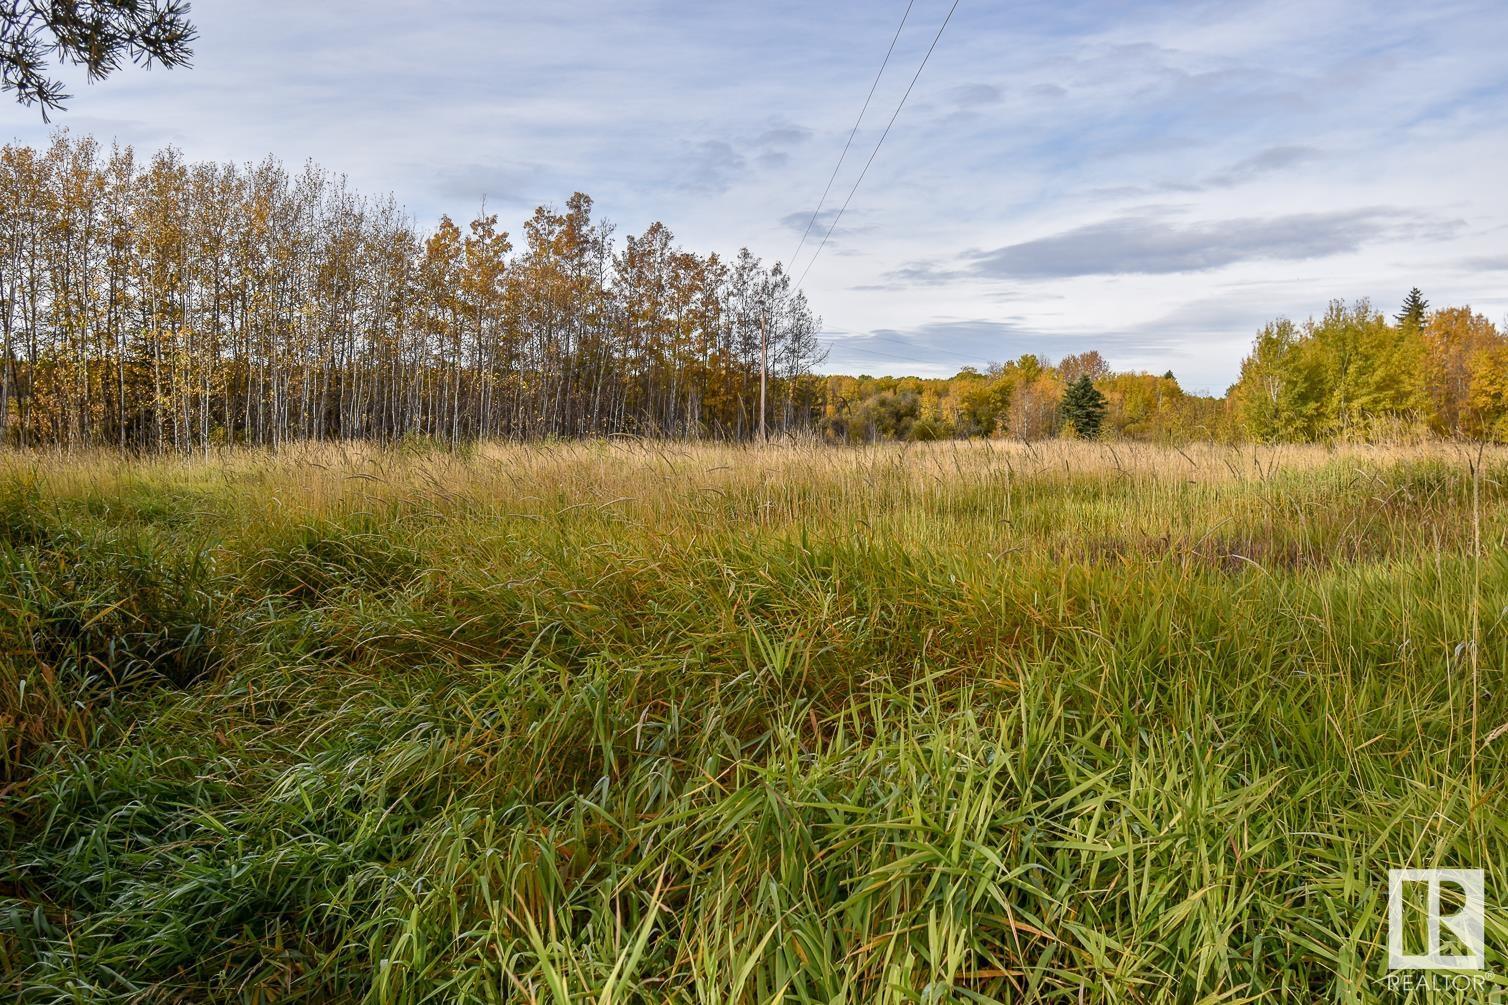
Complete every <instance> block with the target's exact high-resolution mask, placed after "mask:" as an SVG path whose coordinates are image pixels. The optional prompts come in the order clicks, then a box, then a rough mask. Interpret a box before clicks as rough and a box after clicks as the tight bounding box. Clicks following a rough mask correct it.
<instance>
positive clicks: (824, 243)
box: [796, 0, 961, 291]
mask: <svg viewBox="0 0 1508 1005" xmlns="http://www.w3.org/2000/svg"><path fill="white" fill-rule="evenodd" d="M960 2H961V0H953V6H952V7H950V8H948V16H947V17H945V18H943V23H942V26H941V27H939V28H938V29H937V34H936V35H935V36H933V38H932V45H931V46H930V47H929V48H928V49H927V54H926V55H925V56H923V57H922V63H921V65H920V66H918V67H917V68H916V74H915V75H914V76H913V77H912V78H911V83H910V85H909V86H908V87H907V88H906V93H905V94H903V95H901V100H900V103H899V104H898V105H896V106H895V114H894V115H892V116H890V122H889V123H888V124H887V125H886V126H885V131H884V132H883V133H881V134H880V141H879V142H878V143H876V144H875V145H874V150H873V152H871V153H870V155H869V160H868V161H866V162H865V164H864V170H863V171H860V172H859V177H858V180H856V181H855V182H854V183H853V188H851V189H849V191H848V198H847V199H844V200H843V208H842V209H839V210H838V215H837V216H835V217H833V222H832V224H831V225H829V226H828V228H827V233H826V234H824V235H823V236H822V243H821V244H819V245H817V250H816V251H815V252H813V253H812V260H811V261H810V262H807V263H806V269H805V270H803V271H802V273H801V278H800V279H799V280H798V281H797V282H796V289H797V290H798V291H799V290H800V289H801V287H802V285H803V284H804V283H805V282H806V276H807V273H808V272H811V271H812V266H813V265H816V264H817V257H818V256H819V255H821V254H822V249H823V248H825V247H827V239H828V238H830V237H832V236H833V231H834V230H836V229H837V227H838V221H840V220H842V219H843V214H844V213H845V212H846V211H847V210H848V204H849V203H850V202H852V201H853V197H854V193H856V192H858V191H859V186H860V185H861V184H863V182H864V176H865V175H867V174H868V173H869V168H870V165H872V164H873V163H874V159H875V157H877V156H878V155H879V152H880V147H882V146H884V145H885V138H886V137H887V136H889V135H890V129H891V127H892V126H894V125H895V120H896V119H898V118H900V116H901V109H902V108H905V107H906V99H908V98H910V97H911V91H912V89H913V88H915V87H916V82H917V81H918V80H920V79H921V75H922V71H923V70H925V69H926V68H927V62H928V61H929V60H930V59H931V58H932V53H933V51H935V50H936V49H937V43H938V42H939V41H940V40H941V39H942V34H943V31H944V30H945V29H946V28H947V27H948V22H949V21H952V20H953V12H954V11H956V10H958V5H959V3H960Z"/></svg>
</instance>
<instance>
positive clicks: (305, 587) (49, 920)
mask: <svg viewBox="0 0 1508 1005" xmlns="http://www.w3.org/2000/svg"><path fill="white" fill-rule="evenodd" d="M1505 459H1508V458H1505V457H1504V456H1503V455H1498V454H1488V455H1486V456H1485V457H1478V456H1477V455H1474V454H1472V455H1469V454H1466V453H1464V452H1460V451H1457V450H1454V449H1451V448H1444V447H1440V448H1418V449H1413V450H1409V451H1382V450H1367V449H1356V450H1351V451H1342V452H1330V451H1325V450H1322V449H1319V448H1315V449H1303V450H1300V449H1286V450H1277V451H1267V450H1255V451H1254V450H1251V449H1247V450H1245V451H1238V450H1234V449H1232V450H1221V449H1215V448H1207V449H1199V450H1189V451H1182V452H1180V451H1161V450H1154V449H1151V448H1138V447H1114V448H1110V447H1098V446H1091V445H1083V444H1065V445H1051V446H1046V447H1006V446H1003V445H998V444H968V445H959V446H952V445H938V446H933V447H929V448H925V449H919V448H901V447H884V448H877V449H871V450H854V451H848V450H842V451H836V450H820V449H806V448H802V447H792V446H787V447H771V448H766V449H760V450H756V449H739V448H731V447H708V446H664V445H644V444H629V443H625V444H608V443H588V444H572V445H553V446H532V447H526V446H519V447H481V448H477V449H475V450H473V451H471V452H469V453H467V454H464V455H451V454H444V453H430V452H425V451H408V452H398V451H395V452H373V451H369V450H365V449H341V448H337V447H327V448H322V449H318V450H309V451H306V452H304V453H300V454H293V455H285V456H282V457H269V456H264V455H255V454H230V455H226V456H225V457H222V458H219V459H218V460H216V461H213V462H205V461H172V460H158V461H143V462H127V461H122V460H119V459H115V458H111V457H105V456H101V457H94V458H82V459H75V460H50V461H49V460H37V459H31V458H25V457H15V458H10V459H8V460H5V461H3V462H0V466H3V467H4V469H5V470H4V471H3V476H4V478H5V481H6V483H7V484H9V485H11V486H12V488H10V489H7V490H5V492H4V493H3V494H0V745H3V754H0V792H3V795H0V800H3V803H0V839H3V842H4V847H5V848H6V850H7V854H6V855H5V856H4V857H3V858H0V992H3V993H4V994H5V995H8V996H10V997H13V998H15V999H17V1000H19V1001H23V1002H86V1001H87V1002H95V1001H118V1002H137V1001H151V1002H158V1001H162V1002H178V1001H182V1002H197V1001H240V1000H245V1001H258V1002H271V1001H353V1002H354V1001H362V1002H373V1003H419V1002H435V1003H439V1002H453V1001H479V1002H491V1001H510V1002H530V1001H540V1002H594V1003H596V1002H602V1003H606V1002H667V1001H668V1002H699V1003H741V1002H770V1001H789V1002H847V1003H869V1002H897V1003H899V1002H953V1001H1031V1002H1154V1001H1177V1002H1195V1001H1201V1002H1202V1001H1209V1002H1216V1001H1218V1002H1243V1001H1272V1002H1280V1001H1314V1000H1318V1001H1333V1002H1364V1001H1381V1000H1396V998H1395V997H1393V996H1391V995H1390V993H1389V992H1388V990H1387V989H1386V987H1385V986H1384V984H1383V983H1382V977H1383V975H1384V971H1385V967H1386V953H1385V933H1384V928H1383V926H1384V924H1385V920H1386V910H1385V886H1384V884H1385V879H1386V873H1387V870H1388V869H1389V868H1393V867H1403V866H1415V867H1425V866H1433V865H1452V866H1461V867H1472V868H1484V869H1486V870H1487V889H1488V897H1489V906H1490V908H1491V909H1490V911H1489V917H1488V923H1487V936H1488V943H1489V958H1488V969H1489V972H1490V973H1492V974H1498V975H1500V976H1498V977H1489V980H1494V981H1503V980H1504V979H1508V960H1505V956H1504V948H1505V947H1508V914H1504V913H1503V908H1502V907H1501V906H1495V905H1493V904H1492V901H1493V900H1494V898H1496V899H1497V901H1498V904H1508V815H1505V813H1504V809H1503V807H1504V793H1503V791H1502V786H1503V782H1504V772H1503V769H1502V767H1501V765H1502V753H1503V750H1504V747H1503V745H1504V744H1505V743H1508V736H1505V735H1504V730H1505V728H1508V697H1505V688H1504V686H1503V682H1502V674H1503V669H1504V666H1505V655H1508V630H1505V624H1504V618H1505V616H1508V557H1505V556H1508V552H1505V550H1504V547H1503V545H1504V540H1505V534H1508V489H1505V487H1504V482H1503V479H1504V476H1505V475H1508V466H1505V465H1504V460H1505ZM1474 679H1475V680H1476V682H1477V687H1476V690H1475V691H1474V690H1473V688H1472V681H1473V680H1474ZM1473 741H1474V742H1475V746H1474V745H1473ZM1484 993H1485V992H1482V991H1472V992H1468V993H1465V994H1463V1000H1476V999H1475V998H1472V997H1471V996H1472V995H1477V996H1478V997H1480V996H1481V995H1482V994H1484Z"/></svg>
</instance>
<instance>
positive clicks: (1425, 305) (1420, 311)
mask: <svg viewBox="0 0 1508 1005" xmlns="http://www.w3.org/2000/svg"><path fill="white" fill-rule="evenodd" d="M1428 310H1429V301H1428V300H1425V299H1424V294H1423V293H1420V292H1419V287H1417V286H1415V287H1414V288H1413V289H1412V290H1409V295H1408V296H1406V297H1404V298H1403V310H1401V311H1399V312H1398V313H1397V314H1394V315H1393V317H1394V318H1395V319H1396V320H1397V321H1398V323H1399V324H1400V325H1402V326H1403V327H1405V328H1411V329H1413V330H1414V331H1418V330H1419V329H1421V328H1423V327H1424V315H1425V312H1426V311H1428Z"/></svg>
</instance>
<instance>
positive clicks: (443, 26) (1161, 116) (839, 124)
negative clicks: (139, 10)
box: [0, 0, 1508, 392]
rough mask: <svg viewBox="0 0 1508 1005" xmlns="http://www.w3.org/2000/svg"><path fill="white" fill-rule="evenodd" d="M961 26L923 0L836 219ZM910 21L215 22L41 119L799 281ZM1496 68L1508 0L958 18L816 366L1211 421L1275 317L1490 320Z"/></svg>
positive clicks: (834, 267)
mask: <svg viewBox="0 0 1508 1005" xmlns="http://www.w3.org/2000/svg"><path fill="white" fill-rule="evenodd" d="M951 2H952V0H916V2H915V5H914V8H913V10H912V12H911V15H910V20H909V21H908V24H907V26H906V29H905V31H904V32H903V33H902V36H901V38H900V42H899V44H898V45H897V47H896V52H895V55H894V57H893V58H892V62H891V65H890V69H889V70H888V71H887V74H886V76H885V78H884V79H883V80H882V81H881V83H880V87H879V90H878V92H877V93H876V95H875V99H874V104H873V106H872V107H871V109H870V112H869V115H868V117H867V118H866V120H865V122H864V125H863V128H862V129H861V130H860V132H859V135H858V137H857V139H856V140H855V143H854V151H853V152H852V153H851V154H850V156H849V160H848V162H847V163H846V164H845V166H844V169H843V172H842V174H841V175H840V177H839V179H838V183H837V185H836V186H835V187H834V189H835V193H836V199H837V201H838V202H841V196H842V195H843V194H846V192H847V190H848V188H849V186H850V185H851V184H852V180H853V178H854V177H855V176H856V174H857V172H858V170H859V168H860V167H861V166H862V164H863V162H864V159H865V158H866V157H867V156H868V153H869V151H870V149H872V147H873V144H874V142H875V140H876V139H877V138H878V136H879V132H880V130H881V129H882V128H883V127H884V124H885V121H886V120H887V119H888V118H889V116H890V113H891V111H892V110H893V109H894V107H895V104H896V102H897V100H898V99H899V97H900V94H901V93H902V91H904V89H905V86H906V84H907V82H908V81H909V80H910V78H911V75H912V73H913V72H914V71H915V68H916V66H917V65H918V63H919V61H920V59H921V56H922V54H923V53H924V52H925V50H926V47H927V46H928V44H930V42H931V40H932V37H933V34H934V33H935V31H936V29H937V26H938V25H939V24H940V23H941V21H942V19H943V16H944V15H945V14H946V12H947V9H948V7H949V6H950V5H951ZM905 6H906V3H905V0H868V2H852V0H834V2H820V0H809V2H804V3H803V2H788V0H771V2H765V3H757V4H751V3H732V2H725V0H703V2H682V0H675V2H670V0H665V2H634V0H618V2H608V0H584V2H573V0H557V2H554V3H549V2H543V3H540V2H536V3H530V4H521V3H512V2H507V3H483V2H469V3H468V2H452V3H446V4H428V3H417V2H408V3H405V2H396V0H364V2H359V3H358V2H346V0H319V2H313V0H304V2H302V3H288V2H283V0H261V2H257V3H239V2H238V3H232V2H229V0H196V2H195V3H194V4H193V11H194V15H195V19H196V21H197V23H198V24H199V27H200V31H201V35H202V37H201V40H200V42H199V43H198V45H197V47H196V59H195V64H196V65H195V67H194V68H193V69H192V70H188V71H173V72H162V71H152V72H149V73H142V72H140V71H135V70H127V71H123V72H122V73H120V74H118V75H117V76H116V77H115V78H113V79H111V80H109V81H107V82H106V83H104V84H99V85H94V86H87V85H83V84H74V86H73V88H72V89H73V91H74V94H75V97H74V100H73V102H72V103H71V107H70V109H69V111H67V112H65V113H63V114H62V115H60V116H58V118H57V122H58V123H59V124H62V125H66V126H68V127H69V128H70V129H71V130H73V131H74V132H76V133H89V134H93V135H95V136H96V137H98V138H100V139H101V140H105V141H108V140H109V139H111V138H118V139H119V140H121V141H122V142H126V143H131V144H134V145H136V146H137V147H138V148H144V149H152V148H156V147H158V146H162V145H165V144H169V143H171V144H174V145H177V146H178V147H180V148H182V150H183V151H184V152H185V153H186V154H187V155H188V156H189V157H191V158H196V159H199V158H204V159H217V160H234V161H246V160H256V159H259V158H261V157H263V156H265V155H266V154H269V153H271V154H274V155H276V156H278V157H279V158H281V159H282V160H284V161H286V162H289V163H293V164H296V163H299V162H301V161H303V160H304V159H306V158H312V159H314V160H315V161H318V162H319V163H321V164H323V165H324V166H325V167H327V168H330V169H332V170H335V171H338V172H342V173H345V174H347V175H348V176H349V177H350V179H351V181H352V183H353V184H354V185H355V186H357V187H358V188H360V189H362V190H364V191H367V192H369V193H372V194H377V193H382V192H388V191H391V192H393V193H395V194H396V195H397V196H398V198H399V200H400V201H401V202H402V203H403V204H405V205H406V206H407V207H408V208H409V209H410V211H412V212H413V213H414V214H415V215H416V217H417V218H418V219H419V220H420V222H421V224H425V225H427V224H428V223H430V222H432V220H433V219H434V218H435V217H437V216H438V214H439V213H441V212H449V213H450V214H452V215H453V216H465V215H467V214H469V213H471V212H473V211H474V210H475V209H476V207H477V206H478V205H479V204H480V201H481V199H482V197H483V196H484V195H485V196H486V198H487V203H488V206H489V208H490V209H491V210H494V211H496V212H498V213H500V214H501V216H502V217H503V219H504V220H505V221H506V222H507V223H508V224H509V225H510V227H512V228H516V227H517V224H518V223H519V222H520V221H522V219H523V218H524V216H525V215H527V213H528V211H529V210H530V209H531V208H532V207H533V206H535V205H537V204H539V203H542V202H546V203H556V204H559V203H561V202H563V201H564V199H565V198H566V197H567V196H568V195H570V193H571V192H573V191H576V190H582V191H585V192H588V193H590V194H591V195H592V196H593V197H594V198H595V199H596V201H597V206H598V210H599V212H600V213H602V214H603V215H605V216H606V217H608V218H610V219H612V220H613V221H615V222H616V223H617V224H618V226H619V233H620V234H622V233H637V232H638V231H639V230H641V229H642V228H643V227H645V226H646V225H647V224H648V223H649V222H651V221H652V220H655V219H660V220H663V221H664V222H665V223H667V224H668V225H669V226H670V227H671V228H672V229H673V230H674V231H675V233H676V234H677V236H678V237H679V238H680V239H681V241H682V242H683V243H685V244H686V245H687V246H688V247H692V248H695V249H697V250H701V251H711V250H719V251H723V252H733V251H736V250H737V248H738V247H739V246H741V245H748V246H749V247H750V248H751V249H752V250H753V251H754V252H755V253H756V254H759V255H761V256H762V257H765V258H766V259H781V260H785V259H786V258H788V257H789V256H790V255H791V253H792V251H793V250H794V249H795V247H796V244H797V241H798V239H799V237H800V234H801V230H802V229H804V227H805V225H806V220H807V218H808V217H809V215H810V214H811V212H812V211H813V209H814V208H815V204H816V201H817V198H818V197H819V196H820V195H821V192H822V188H823V186H824V185H825V184H826V182H827V178H828V176H829V174H830V173H831V171H832V167H833V164H834V163H835V161H836V159H837V156H838V153H839V151H841V149H842V147H843V143H844V141H845V140H846V138H847V136H848V132H849V129H850V127H851V126H852V124H853V119H854V116H855V115H856V114H857V112H858V109H859V107H860V105H861V104H862V102H863V100H864V96H865V94H866V92H867V91H868V89H869V86H870V84H871V82H872V80H873V77H874V74H875V71H876V70H877V69H878V67H879V64H880V60H881V58H882V57H883V56H884V53H885V49H886V47H887V46H888V45H889V43H890V39H891V37H892V35H893V33H894V32H895V28H896V25H897V24H898V22H899V20H900V17H901V13H902V11H903V10H904V9H905ZM1505 53H1508V10H1505V7H1504V4H1503V0H1477V2H1450V0H1446V2H1442V3H1432V4H1412V3H1409V4H1403V3H1392V2H1382V3H1378V2H1353V0H1305V2H1283V0H1279V2H1264V3H1243V2H1218V3H1204V2H1197V3H1155V2H1121V3H1115V2H1089V0H1077V2H1076V0H1066V2H1056V3H1052V2H1025V3H1015V2H1005V0H962V2H961V4H960V5H959V8H958V11H957V13H956V15H955V16H954V19H953V21H952V23H951V24H950V25H949V27H948V29H947V32H946V33H945V34H944V36H943V38H942V41H941V42H940V44H939V46H938V48H937V51H936V53H935V55H934V56H933V58H932V61H931V62H930V64H929V65H928V66H927V69H926V72H925V73H924V75H923V76H922V78H921V81H920V83H918V84H917V87H916V90H915V91H914V92H913V94H912V96H911V100H910V102H909V103H908V104H907V106H906V109H905V110H904V111H903V112H902V114H901V117H900V119H899V120H898V121H897V123H896V126H895V129H894V131H893V132H892V133H891V135H890V138H889V139H888V140H887V141H886V144H885V146H884V148H883V150H882V151H881V153H880V155H879V157H878V159H877V160H876V162H875V165H874V167H873V168H872V169H871V171H870V173H869V175H868V177H867V178H866V179H865V182H864V184H863V187H862V188H861V189H860V190H859V192H858V195H857V196H856V197H855V199H854V201H853V204H852V206H851V208H850V209H849V212H848V214H847V215H846V216H845V217H844V219H843V221H842V223H841V224H840V226H839V228H838V229H837V231H836V232H835V233H834V235H833V239H832V241H831V242H830V243H829V244H828V246H827V249H826V250H825V251H824V252H823V253H822V256H821V258H820V259H819V260H818V261H817V263H816V265H815V266H814V267H813V268H812V270H811V272H810V275H809V277H808V279H807V281H806V287H805V288H806V290H807V292H808V293H809V295H810V296H811V298H812V300H813V303H814V305H815V306H816V308H817V309H818V311H819V312H820V313H821V314H822V315H823V317H824V319H825V336H826V337H827V338H828V340H829V342H830V344H831V352H830V357H829V362H828V364H827V369H830V370H834V371H845V372H869V373H921V374H930V375H945V374H949V373H952V372H954V371H956V370H957V369H958V368H959V367H960V366H962V365H964V364H968V363H974V364H976V365H977V364H983V363H985V362H988V361H991V360H999V359H1007V358H1011V357H1014V356H1016V355H1019V354H1020V353H1022V352H1037V353H1039V354H1043V355H1047V356H1052V357H1057V356H1060V355H1062V354H1063V353H1066V352H1073V351H1078V350H1081V349H1086V348H1098V349H1099V350H1100V351H1101V352H1103V353H1104V354H1105V356H1106V357H1107V358H1108V359H1109V360H1110V361H1111V363H1112V364H1113V365H1115V366H1117V367H1121V368H1132V369H1148V370H1155V371H1158V372H1160V371H1162V370H1165V369H1169V368H1171V369H1173V370H1174V371H1175V372H1177V373H1178V374H1179V375H1180V377H1181V378H1182V380H1183V383H1184V385H1185V386H1186V387H1189V388H1197V389H1207V390H1212V391H1215V392H1220V391H1223V390H1224V388H1225V386H1226V385H1227V384H1228V383H1230V381H1231V380H1233V379H1234V377H1235V375H1236V372H1237V367H1238V366H1239V362H1240V359H1241V357H1242V355H1243V354H1244V352H1245V350H1246V348H1247V346H1248V345H1249V343H1250V341H1251V337H1252V334H1253V333H1254V331H1255V330H1256V328H1257V327H1259V326H1260V325H1261V323H1262V322H1263V321H1264V320H1266V319H1269V318H1271V317H1274V316H1277V315H1288V316H1292V317H1296V318H1302V317H1306V316H1308V315H1310V314H1313V313H1319V312H1321V311H1322V310H1323V308H1324V305H1325V303H1326V301H1328V300H1329V299H1330V298H1332V297H1343V298H1347V299H1350V298H1355V297H1361V296H1370V297H1372V298H1373V299H1374V300H1376V301H1377V302H1378V303H1379V304H1381V305H1383V306H1385V307H1386V308H1387V309H1389V310H1390V311H1391V310H1394V309H1396V303H1397V301H1398V300H1400V299H1401V298H1402V296H1403V294H1404V293H1405V292H1406V291H1407V289H1408V288H1409V287H1410V286H1412V285H1418V286H1420V287H1422V288H1423V289H1424V291H1425V294H1426V296H1428V297H1429V299H1430V300H1431V301H1432V302H1433V303H1434V304H1435V305H1437V306H1439V305H1445V304H1466V303H1469V304H1471V305H1473V306H1474V307H1476V308H1477V309H1478V310H1481V311H1483V312H1484V313H1486V314H1487V315H1488V316H1489V317H1492V318H1493V319H1494V320H1501V319H1503V318H1504V317H1505V315H1508V184H1505V179H1508V59H1505V58H1504V54H1505ZM0 127H3V132H4V133H5V134H6V135H8V137H9V138H11V139H15V140H20V141H22V142H36V143H42V142H45V141H46V138H47V135H48V130H49V127H46V126H43V125H42V123H41V122H40V119H39V117H38V116H37V114H36V112H35V110H29V109H23V108H21V107H20V106H18V105H14V104H11V103H6V104H0ZM825 223H826V219H824V220H823V221H822V223H821V224H819V229H820V227H822V226H825ZM815 244H816V242H815V241H813V242H810V243H809V244H808V247H807V250H806V251H805V252H803V255H802V260H801V261H799V262H798V263H797V270H796V271H797V273H798V274H799V273H800V272H801V271H802V270H803V269H804V268H805V267H806V262H805V259H806V257H807V256H808V255H809V254H810V252H811V250H812V249H813V247H814V246H815Z"/></svg>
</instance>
